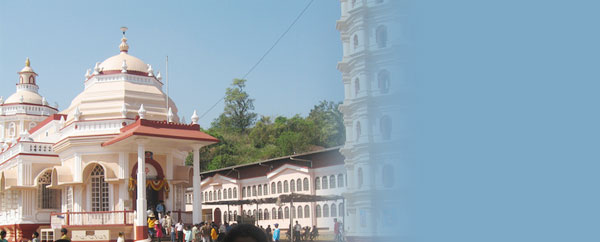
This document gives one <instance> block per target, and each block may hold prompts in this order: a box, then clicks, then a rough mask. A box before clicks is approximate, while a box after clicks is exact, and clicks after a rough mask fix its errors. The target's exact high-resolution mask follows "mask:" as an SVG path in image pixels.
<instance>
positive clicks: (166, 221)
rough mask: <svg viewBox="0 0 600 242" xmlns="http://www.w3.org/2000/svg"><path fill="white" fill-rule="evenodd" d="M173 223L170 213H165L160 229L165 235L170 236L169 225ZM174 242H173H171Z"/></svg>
mask: <svg viewBox="0 0 600 242" xmlns="http://www.w3.org/2000/svg"><path fill="white" fill-rule="evenodd" d="M172 223H173V220H172V219H171V212H167V213H166V214H165V217H164V218H163V222H162V227H163V229H164V230H165V233H166V234H167V235H170V234H171V224H172ZM171 242H174V241H171Z"/></svg>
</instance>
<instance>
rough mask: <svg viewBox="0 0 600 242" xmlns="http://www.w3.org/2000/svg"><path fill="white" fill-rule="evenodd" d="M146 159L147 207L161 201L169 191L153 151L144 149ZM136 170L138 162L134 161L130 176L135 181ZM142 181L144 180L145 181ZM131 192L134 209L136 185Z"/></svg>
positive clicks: (153, 206)
mask: <svg viewBox="0 0 600 242" xmlns="http://www.w3.org/2000/svg"><path fill="white" fill-rule="evenodd" d="M145 161H146V169H145V170H146V171H145V172H146V181H148V183H147V184H146V206H147V208H148V209H152V208H155V207H156V205H157V204H158V202H159V201H163V200H164V197H165V193H166V192H167V191H169V185H168V184H166V180H164V178H165V175H164V173H163V170H162V168H161V166H160V164H159V163H158V162H157V161H156V160H154V158H153V153H152V152H150V151H146V154H145ZM137 170H138V164H137V163H136V164H135V165H134V166H133V169H131V178H132V179H134V180H136V182H139V181H137ZM146 181H144V182H146ZM132 192H133V195H132V197H133V202H132V204H133V209H136V205H137V203H136V200H137V186H135V188H134V190H133V191H132Z"/></svg>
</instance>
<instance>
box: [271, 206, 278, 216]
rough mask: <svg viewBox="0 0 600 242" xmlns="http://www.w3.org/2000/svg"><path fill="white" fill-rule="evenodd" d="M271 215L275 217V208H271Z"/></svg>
mask: <svg viewBox="0 0 600 242" xmlns="http://www.w3.org/2000/svg"><path fill="white" fill-rule="evenodd" d="M271 215H272V216H273V219H277V211H275V208H273V209H272V210H271Z"/></svg>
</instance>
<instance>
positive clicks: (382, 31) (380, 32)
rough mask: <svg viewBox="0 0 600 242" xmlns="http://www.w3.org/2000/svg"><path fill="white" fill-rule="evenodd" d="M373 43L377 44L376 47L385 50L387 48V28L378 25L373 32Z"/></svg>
mask: <svg viewBox="0 0 600 242" xmlns="http://www.w3.org/2000/svg"><path fill="white" fill-rule="evenodd" d="M375 42H377V47H379V48H385V47H386V46H387V28H386V27H385V26H383V25H380V26H379V27H377V29H376V30H375Z"/></svg>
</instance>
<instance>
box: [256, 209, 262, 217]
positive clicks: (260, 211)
mask: <svg viewBox="0 0 600 242" xmlns="http://www.w3.org/2000/svg"><path fill="white" fill-rule="evenodd" d="M257 217H258V220H263V210H262V208H261V209H259V210H258V216H257Z"/></svg>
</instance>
